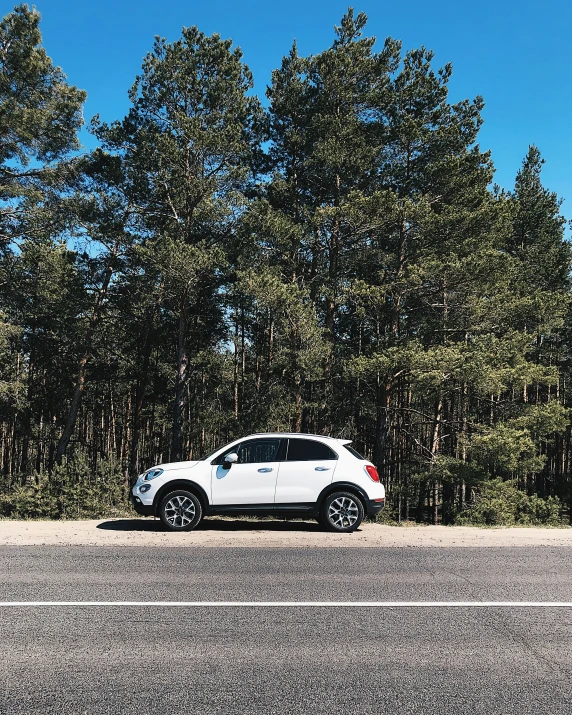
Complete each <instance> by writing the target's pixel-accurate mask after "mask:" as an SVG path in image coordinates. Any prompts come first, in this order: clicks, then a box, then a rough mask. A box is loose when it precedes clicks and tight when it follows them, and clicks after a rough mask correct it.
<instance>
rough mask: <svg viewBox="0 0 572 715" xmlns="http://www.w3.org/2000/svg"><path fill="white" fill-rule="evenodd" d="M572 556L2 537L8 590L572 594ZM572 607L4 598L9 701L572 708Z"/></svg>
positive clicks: (182, 596) (0, 640)
mask: <svg viewBox="0 0 572 715" xmlns="http://www.w3.org/2000/svg"><path fill="white" fill-rule="evenodd" d="M571 557H572V552H571V551H570V550H569V549H568V548H550V547H539V548H534V549H528V548H515V549H496V548H487V549H472V548H463V549H445V548H439V549H431V548H427V549H390V548H386V549H380V550H377V549H352V548H345V549H339V550H336V549H331V548H329V549H328V548H327V549H317V548H316V549H253V548H248V549H232V548H225V549H208V548H202V549H196V550H193V549H183V548H181V549H177V548H165V549H162V548H151V549H137V548H130V547H127V548H117V549H113V548H109V547H101V548H82V547H69V548H66V547H55V548H51V547H0V600H1V601H32V600H33V601H48V600H49V601H71V600H73V601H75V600H80V601H84V600H89V601H96V600H106V601H108V600H115V601H122V600H129V601H151V600H153V601H157V600H162V601H262V600H266V601H283V600H287V601H296V600H304V601H315V600H319V601H330V600H332V601H334V600H336V601H339V600H343V601H389V600H398V601H421V600H422V601H479V600H486V601H572V569H571V568H570V566H571V564H572V558H571ZM571 676H572V609H569V608H560V609H557V608H536V609H533V608H518V607H517V608H508V607H507V608H442V607H441V608H438V607H431V608H390V609H380V608H336V609H327V608H305V607H295V608H251V607H244V608H167V607H162V608H151V607H149V606H144V605H142V606H129V607H126V606H123V607H121V606H112V607H86V606H80V607H61V606H58V607H27V608H19V607H10V608H7V607H4V608H1V609H0V712H1V713H22V714H24V713H26V715H27V714H32V713H65V714H66V715H67V714H73V713H90V714H91V713H114V714H116V713H138V714H142V713H177V714H178V713H181V714H182V713H201V714H204V715H211V714H213V713H225V714H226V713H264V714H270V713H280V714H282V713H352V714H353V713H360V714H364V715H365V714H368V713H376V715H377V714H385V713H387V714H391V715H396V714H398V713H399V714H401V713H415V714H417V713H419V714H421V713H423V714H425V713H459V714H465V713H470V714H471V715H478V714H480V713H483V714H484V713H487V715H497V714H498V715H511V714H513V713H515V714H517V715H528V714H530V715H532V714H533V713H534V715H539V714H542V713H546V714H547V715H560V713H562V715H564V714H565V715H570V713H572V678H571Z"/></svg>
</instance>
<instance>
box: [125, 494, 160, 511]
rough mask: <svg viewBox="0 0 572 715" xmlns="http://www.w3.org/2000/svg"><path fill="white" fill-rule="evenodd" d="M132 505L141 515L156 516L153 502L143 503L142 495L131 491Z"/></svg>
mask: <svg viewBox="0 0 572 715" xmlns="http://www.w3.org/2000/svg"><path fill="white" fill-rule="evenodd" d="M131 506H132V507H133V508H134V509H135V511H136V512H137V513H138V514H141V516H154V514H155V509H154V507H153V504H143V502H142V501H141V499H140V497H138V496H135V495H134V494H133V493H131Z"/></svg>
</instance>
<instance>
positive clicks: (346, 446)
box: [344, 444, 365, 462]
mask: <svg viewBox="0 0 572 715" xmlns="http://www.w3.org/2000/svg"><path fill="white" fill-rule="evenodd" d="M344 447H345V448H346V449H347V450H348V452H351V454H353V455H354V457H357V458H358V459H361V460H362V462H365V457H362V456H361V454H360V453H359V452H357V451H356V450H355V449H354V448H353V447H350V445H349V444H344Z"/></svg>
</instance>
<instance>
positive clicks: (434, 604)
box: [0, 601, 572, 608]
mask: <svg viewBox="0 0 572 715" xmlns="http://www.w3.org/2000/svg"><path fill="white" fill-rule="evenodd" d="M30 606H32V607H44V606H136V607H141V608H143V607H149V606H152V607H154V608H155V607H156V608H172V607H175V608H572V601H0V608H2V607H18V608H25V607H30Z"/></svg>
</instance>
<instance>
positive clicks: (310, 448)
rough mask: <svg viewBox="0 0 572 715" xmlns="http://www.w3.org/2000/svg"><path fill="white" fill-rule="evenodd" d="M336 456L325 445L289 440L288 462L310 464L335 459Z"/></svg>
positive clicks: (308, 441)
mask: <svg viewBox="0 0 572 715" xmlns="http://www.w3.org/2000/svg"><path fill="white" fill-rule="evenodd" d="M337 458H338V456H337V454H336V453H335V452H333V451H332V450H331V449H330V448H329V447H328V445H327V444H324V443H323V442H316V441H315V440H313V439H289V440H288V456H287V458H286V461H288V462H310V461H313V460H324V459H337Z"/></svg>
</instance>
